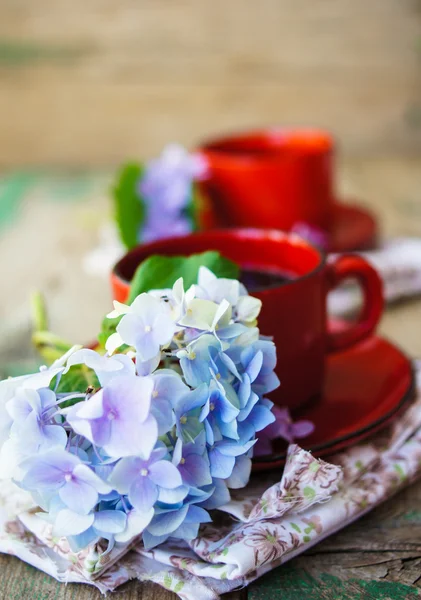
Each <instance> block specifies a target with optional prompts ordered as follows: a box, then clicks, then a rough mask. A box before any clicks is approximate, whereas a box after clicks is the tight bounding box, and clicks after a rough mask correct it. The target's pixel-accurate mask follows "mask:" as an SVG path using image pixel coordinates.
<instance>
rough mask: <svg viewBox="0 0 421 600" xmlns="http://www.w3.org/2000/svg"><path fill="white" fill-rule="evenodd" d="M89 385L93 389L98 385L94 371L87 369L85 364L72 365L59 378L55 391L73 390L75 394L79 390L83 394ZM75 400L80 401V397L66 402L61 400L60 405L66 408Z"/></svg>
mask: <svg viewBox="0 0 421 600" xmlns="http://www.w3.org/2000/svg"><path fill="white" fill-rule="evenodd" d="M89 386H92V387H93V388H95V389H96V388H99V387H100V383H99V381H98V378H97V376H96V375H95V373H94V371H92V369H88V367H87V366H86V365H74V366H73V367H70V369H69V370H68V372H67V373H66V374H65V375H63V376H62V378H61V379H60V383H59V385H58V388H57V393H59V394H62V393H69V392H73V393H75V394H77V393H78V392H80V393H81V394H83V393H85V392H86V389H87V388H88V387H89ZM77 402H80V399H78V398H75V399H73V400H69V401H68V402H63V403H62V404H61V407H62V408H66V407H67V406H72V405H73V404H76V403H77Z"/></svg>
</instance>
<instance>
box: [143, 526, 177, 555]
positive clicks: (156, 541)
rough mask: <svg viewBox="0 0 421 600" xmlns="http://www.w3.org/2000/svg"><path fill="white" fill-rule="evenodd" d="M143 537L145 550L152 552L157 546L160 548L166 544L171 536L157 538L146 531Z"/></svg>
mask: <svg viewBox="0 0 421 600" xmlns="http://www.w3.org/2000/svg"><path fill="white" fill-rule="evenodd" d="M142 537H143V545H144V547H145V550H151V549H152V548H155V547H156V546H159V545H160V544H163V543H164V542H166V541H167V539H168V538H169V537H170V535H169V534H167V535H160V536H156V535H152V534H151V533H149V531H148V530H147V529H146V531H144V532H143V536H142Z"/></svg>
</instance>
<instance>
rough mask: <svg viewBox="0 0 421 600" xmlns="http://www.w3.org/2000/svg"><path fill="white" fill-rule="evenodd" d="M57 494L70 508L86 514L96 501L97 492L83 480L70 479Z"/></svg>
mask: <svg viewBox="0 0 421 600" xmlns="http://www.w3.org/2000/svg"><path fill="white" fill-rule="evenodd" d="M59 496H60V498H61V500H62V501H63V502H64V504H65V505H66V506H68V508H70V510H73V511H74V512H77V513H79V514H83V515H87V514H88V513H89V512H90V511H91V510H92V509H93V507H94V506H95V504H96V503H97V502H98V493H97V492H96V491H95V490H94V488H93V487H91V486H90V485H89V484H87V483H84V482H83V481H78V480H71V481H68V482H66V483H65V485H64V486H63V487H62V488H60V490H59Z"/></svg>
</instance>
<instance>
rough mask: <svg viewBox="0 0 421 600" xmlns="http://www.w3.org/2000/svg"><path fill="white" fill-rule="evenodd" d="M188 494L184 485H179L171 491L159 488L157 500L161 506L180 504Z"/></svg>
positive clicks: (187, 489)
mask: <svg viewBox="0 0 421 600" xmlns="http://www.w3.org/2000/svg"><path fill="white" fill-rule="evenodd" d="M188 493H189V488H188V486H186V485H180V486H179V487H177V488H175V489H172V490H169V489H166V488H159V496H158V500H159V502H161V503H162V504H180V503H181V502H182V501H183V500H184V498H185V497H186V496H187V494H188Z"/></svg>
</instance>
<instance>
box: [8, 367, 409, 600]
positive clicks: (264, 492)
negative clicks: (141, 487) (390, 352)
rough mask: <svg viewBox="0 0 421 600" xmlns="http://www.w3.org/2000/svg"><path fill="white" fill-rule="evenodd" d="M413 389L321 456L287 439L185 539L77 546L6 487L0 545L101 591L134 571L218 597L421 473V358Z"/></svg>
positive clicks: (180, 589)
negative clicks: (367, 429)
mask: <svg viewBox="0 0 421 600" xmlns="http://www.w3.org/2000/svg"><path fill="white" fill-rule="evenodd" d="M415 371H416V377H417V395H416V397H415V399H414V401H413V403H412V404H411V405H410V407H409V408H408V409H407V410H406V411H405V413H403V414H402V415H401V416H400V417H399V418H398V419H397V420H396V421H395V422H394V423H393V424H392V425H390V426H389V427H388V428H387V429H385V430H384V431H382V432H380V433H378V434H376V435H375V436H374V437H373V438H372V439H370V440H369V441H368V442H365V443H360V444H358V445H356V446H353V447H351V448H349V449H348V450H345V451H343V452H341V453H340V454H336V455H335V456H332V457H330V458H329V459H328V462H325V461H323V460H317V459H316V458H314V457H313V456H312V454H311V453H309V452H307V451H305V450H303V449H301V448H300V447H299V446H297V445H295V444H293V445H290V447H289V450H288V458H287V462H286V465H285V467H284V469H283V470H278V471H275V472H271V473H267V474H263V475H262V474H259V475H256V476H254V477H253V478H252V480H251V481H250V484H249V485H248V486H247V488H245V489H243V490H238V491H237V492H236V493H235V494H233V497H232V500H231V501H230V502H229V504H227V505H226V506H224V507H223V509H222V510H221V511H215V512H214V514H213V517H214V522H213V523H210V524H206V525H204V526H202V528H201V530H200V536H199V537H198V538H197V539H195V540H193V541H192V542H191V543H190V544H189V545H188V544H186V543H180V542H176V543H175V542H171V541H170V542H167V543H165V544H164V545H162V546H160V547H158V548H155V549H153V550H149V551H146V550H144V548H143V547H142V544H141V543H140V542H139V541H137V540H134V541H133V542H132V543H131V544H116V546H115V547H114V548H113V550H112V551H111V552H110V553H106V551H105V547H102V546H101V544H97V545H96V546H95V547H92V548H89V549H88V550H85V551H83V552H79V553H77V554H74V553H72V551H71V550H70V548H69V546H68V544H67V542H66V540H65V539H56V538H54V537H53V536H52V534H51V528H50V525H49V524H47V523H46V522H45V521H44V520H43V519H42V518H40V516H38V515H37V508H36V507H35V506H34V505H33V503H32V500H31V499H30V497H29V496H28V495H27V494H26V493H25V492H22V491H21V490H20V489H19V488H17V487H16V486H14V484H12V483H8V484H7V485H3V483H2V486H1V487H0V551H1V552H4V553H7V554H13V555H16V556H18V557H19V558H21V559H22V560H24V561H26V562H28V563H30V564H32V565H33V566H35V567H37V568H39V569H41V570H43V571H45V572H46V573H48V574H49V575H51V576H53V577H55V578H56V579H58V580H59V581H63V582H84V583H91V584H93V585H95V586H96V587H97V588H98V589H99V590H101V591H102V592H106V591H110V590H114V589H115V588H116V587H117V586H119V585H121V584H122V583H124V582H126V581H127V580H129V579H132V578H138V579H140V580H142V581H154V582H155V583H158V584H160V585H161V586H163V587H165V588H167V589H170V590H172V591H174V592H176V593H177V594H179V596H180V597H181V598H183V599H185V600H190V599H191V600H194V599H196V598H201V599H203V600H215V599H217V598H219V596H220V594H223V593H224V592H228V591H231V590H233V589H236V588H239V587H244V586H246V585H248V584H249V583H250V582H251V581H254V580H255V579H257V578H258V577H260V576H261V575H263V574H264V573H266V572H267V571H269V570H271V569H274V568H275V567H277V566H278V565H280V564H283V563H285V562H286V561H287V560H290V559H291V558H293V557H294V556H296V555H298V554H300V553H302V552H304V551H306V550H307V549H308V548H310V547H311V546H313V545H315V544H317V543H318V542H320V541H321V540H322V539H324V538H325V537H327V536H329V535H331V534H333V533H335V532H336V531H338V530H339V529H342V528H343V527H345V526H346V525H348V524H349V523H351V522H353V521H355V520H356V519H358V518H360V517H361V516H362V515H363V514H365V513H366V512H368V511H369V510H371V509H372V508H374V507H375V506H377V505H378V504H380V503H381V502H383V501H384V500H386V499H388V498H390V497H391V496H392V495H393V494H395V493H396V492H397V491H398V490H400V489H401V488H402V487H404V486H406V485H408V484H409V483H410V482H411V481H413V480H414V479H416V478H417V477H418V476H419V475H421V362H420V363H417V364H416V365H415Z"/></svg>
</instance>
